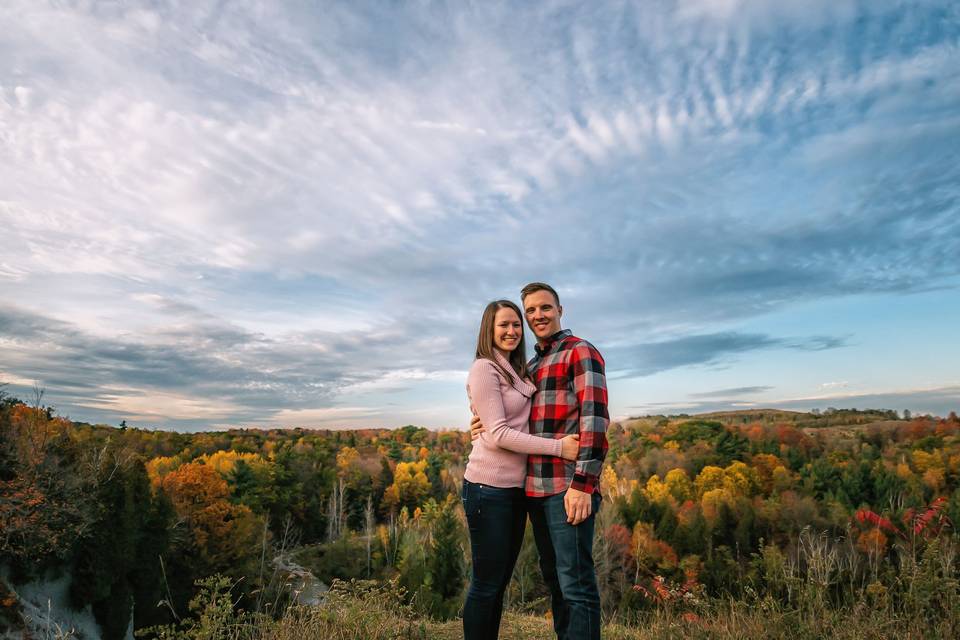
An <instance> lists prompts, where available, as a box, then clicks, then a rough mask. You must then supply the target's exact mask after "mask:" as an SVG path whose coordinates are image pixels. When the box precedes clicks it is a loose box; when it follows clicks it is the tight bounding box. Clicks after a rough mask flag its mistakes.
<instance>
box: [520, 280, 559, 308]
mask: <svg viewBox="0 0 960 640" xmlns="http://www.w3.org/2000/svg"><path fill="white" fill-rule="evenodd" d="M534 291H549V292H550V293H552V294H553V300H554V302H556V303H557V306H558V307H559V306H560V296H558V295H557V291H556V289H554V288H553V287H551V286H550V285H548V284H547V283H545V282H531V283H530V284H528V285H527V286H525V287H524V288H523V289H520V302H523V301H524V300H526V298H527V296H528V295H530V294H531V293H533V292H534Z"/></svg>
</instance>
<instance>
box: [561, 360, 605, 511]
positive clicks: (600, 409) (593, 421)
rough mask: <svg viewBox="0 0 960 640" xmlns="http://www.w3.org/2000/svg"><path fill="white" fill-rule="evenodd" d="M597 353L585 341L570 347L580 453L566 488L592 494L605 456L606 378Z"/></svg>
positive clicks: (598, 481)
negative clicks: (577, 412) (568, 486)
mask: <svg viewBox="0 0 960 640" xmlns="http://www.w3.org/2000/svg"><path fill="white" fill-rule="evenodd" d="M604 367H605V364H604V361H603V357H602V356H601V355H600V352H599V351H597V350H596V349H595V348H594V347H593V346H592V345H590V344H588V343H585V342H584V343H581V344H579V345H577V346H576V347H574V348H573V349H572V350H571V354H570V376H571V377H572V379H573V390H574V393H575V394H576V396H577V404H578V405H579V408H580V453H579V454H578V455H577V463H576V469H575V471H574V473H573V480H572V482H571V483H570V487H571V488H573V489H578V490H580V491H584V492H586V493H593V492H594V491H596V490H597V489H598V487H599V485H600V470H601V467H602V466H603V460H604V458H606V457H607V426H608V425H609V424H610V414H609V412H608V409H607V378H606V374H605V373H604Z"/></svg>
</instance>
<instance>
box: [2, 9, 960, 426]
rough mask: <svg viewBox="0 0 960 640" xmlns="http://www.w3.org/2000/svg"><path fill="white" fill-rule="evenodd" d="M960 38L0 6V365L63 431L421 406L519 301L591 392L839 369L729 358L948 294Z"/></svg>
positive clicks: (787, 25)
mask: <svg viewBox="0 0 960 640" xmlns="http://www.w3.org/2000/svg"><path fill="white" fill-rule="evenodd" d="M958 25H960V15H958V9H957V7H956V5H955V3H949V2H925V3H921V4H919V5H917V6H911V7H906V6H903V5H902V4H901V3H895V2H885V1H884V2H871V3H867V4H864V3H859V2H853V1H850V2H847V1H841V2H827V1H826V0H823V1H821V0H816V1H815V2H797V1H793V0H791V1H790V2H777V3H762V2H746V1H741V0H709V1H708V0H685V1H684V2H679V3H667V2H617V3H580V4H577V3H573V4H571V3H569V2H565V1H561V0H557V1H555V2H544V3H512V2H503V3H493V2H491V3H479V4H474V5H465V4H463V3H453V2H451V3H444V2H437V3H429V4H426V5H417V6H415V7H414V6H409V5H405V4H391V5H385V4H378V5H376V6H375V7H373V6H364V5H358V4H356V3H341V2H332V3H326V4H324V6H323V7H322V10H321V8H320V7H313V6H309V5H302V6H301V5H287V4H276V3H267V2H252V1H251V2H245V3H237V4H222V3H215V2H196V3H192V4H191V5H190V6H189V7H182V6H177V7H173V6H170V5H167V4H166V3H163V2H140V3H125V4H122V5H116V6H113V5H111V6H106V5H83V4H81V5H70V6H61V5H51V4H44V3H36V2H25V1H23V2H20V1H14V2H11V3H6V4H4V6H3V7H0V26H3V27H4V28H3V29H2V31H0V33H2V34H3V35H2V36H0V51H2V52H3V57H4V60H6V61H9V64H6V65H4V66H3V68H2V69H0V141H2V144H0V175H3V176H4V177H3V179H2V180H0V224H2V226H3V229H4V233H3V234H2V236H0V252H2V255H0V295H2V298H3V300H4V301H5V302H6V303H9V304H5V305H4V308H5V311H4V312H3V313H4V314H5V315H4V316H3V317H4V318H5V319H2V318H0V323H4V324H0V362H2V363H3V364H2V367H3V369H4V371H7V372H8V373H9V374H10V375H11V376H16V377H17V379H34V377H37V378H38V379H40V380H41V381H43V383H44V384H47V385H50V384H51V382H50V381H51V380H56V381H58V383H62V384H63V386H62V387H61V388H62V389H64V390H70V392H69V393H70V394H71V395H70V396H69V397H70V401H69V402H70V403H79V402H86V404H85V405H83V406H85V407H88V406H93V405H92V404H91V402H90V401H89V398H90V396H89V394H90V393H91V392H90V385H94V384H95V385H103V386H105V387H110V388H111V389H114V390H115V391H116V390H117V389H118V387H117V385H119V384H121V383H124V384H127V385H131V386H130V388H131V389H134V390H139V392H142V393H144V394H148V395H149V394H153V393H154V392H156V394H157V395H155V396H151V397H153V398H155V399H159V398H161V397H162V396H161V395H159V394H162V393H171V394H182V393H184V392H185V391H186V390H189V397H190V398H193V397H196V398H215V399H216V400H217V402H221V401H222V402H223V403H225V404H222V405H220V404H216V403H212V404H211V406H214V405H215V404H216V406H221V407H223V411H221V412H220V413H223V414H224V415H226V414H229V415H231V416H235V417H236V418H237V419H259V418H263V419H266V418H269V417H270V416H271V415H273V414H271V413H270V412H269V411H267V410H266V409H265V407H270V408H271V410H272V411H274V410H280V408H281V407H283V408H286V409H289V410H291V411H310V410H316V411H326V410H327V409H331V408H332V407H333V406H334V405H335V404H336V403H338V402H344V403H346V404H345V405H344V406H346V405H349V406H366V405H365V404H364V403H363V402H360V403H359V404H358V403H357V402H354V401H355V400H357V398H358V397H359V396H360V395H362V394H363V393H370V394H375V393H382V392H387V390H390V389H394V390H396V389H399V390H401V391H402V390H405V389H407V390H408V389H413V388H415V387H417V385H422V384H427V383H430V384H445V383H446V382H451V381H450V380H448V379H445V380H434V379H429V378H427V379H424V380H420V381H418V380H417V379H406V380H398V376H402V372H411V371H412V372H419V373H418V374H417V375H421V374H422V375H429V374H430V372H435V371H454V372H456V371H462V370H463V369H464V368H465V361H466V360H468V359H469V356H470V354H471V343H472V340H473V337H474V336H473V333H474V332H475V330H476V324H477V321H478V318H479V312H480V310H481V309H482V306H483V304H484V303H485V302H486V301H487V300H488V299H492V298H495V297H501V296H504V295H515V293H516V291H517V289H518V287H519V286H520V285H522V284H523V283H524V282H525V281H528V280H533V279H546V280H550V281H552V282H554V283H557V284H558V285H559V287H560V289H561V293H562V295H563V297H564V301H565V306H566V309H567V316H566V317H567V318H568V319H569V320H570V322H571V323H575V326H576V327H577V329H578V331H581V332H583V333H584V334H586V335H587V336H588V337H590V338H591V339H592V340H593V341H594V342H596V343H597V344H598V345H600V346H602V347H604V348H605V349H608V350H609V354H610V358H608V360H609V361H610V363H609V364H610V365H611V369H612V370H616V371H618V372H619V375H639V376H649V375H653V374H656V373H657V372H660V371H666V370H671V369H675V368H677V367H686V366H691V365H704V364H706V365H710V366H716V365H724V366H726V365H728V364H729V363H731V362H733V359H734V358H735V357H736V356H737V355H738V354H743V353H747V352H758V353H762V352H769V351H771V350H776V349H785V350H788V351H791V350H792V351H797V350H806V351H815V350H818V349H821V350H825V351H833V350H834V349H836V348H837V347H841V346H845V345H846V346H849V345H851V344H853V343H854V342H855V338H852V337H850V336H847V335H846V334H843V333H838V335H841V336H842V337H837V336H834V335H833V333H831V332H823V333H830V335H828V336H826V337H802V338H790V337H789V336H787V337H784V336H785V335H786V334H782V333H776V332H775V331H769V332H756V331H752V330H745V329H741V328H740V327H739V323H742V322H745V321H747V320H750V319H755V318H759V317H763V316H764V314H767V313H769V312H771V311H776V310H780V309H784V308H789V307H790V306H791V305H797V304H809V303H814V302H817V301H823V300H829V299H836V298H844V297H848V296H855V295H864V294H866V295H902V294H907V293H913V292H918V291H927V290H931V289H935V288H938V287H949V286H952V284H951V283H953V282H954V281H955V279H956V277H957V276H958V275H960V266H958V265H960V263H958V262H957V261H956V260H955V259H954V257H955V256H956V255H957V254H958V252H960V216H958V215H957V213H958V209H960V206H958V202H960V200H958V198H960V186H958V185H960V151H958V149H960V144H958V140H957V133H956V132H957V131H958V126H960V121H958V119H957V116H956V114H957V107H958V105H960V71H958V67H957V65H956V64H955V60H956V59H957V56H958V47H957V36H958V34H960V27H958ZM13 303H15V304H16V305H17V306H16V307H15V308H14V307H13V306H12V305H13ZM806 333H807V332H804V331H792V332H791V333H790V335H801V336H803V335H805V334H806ZM817 333H821V332H819V331H818V332H817ZM30 345H34V347H31V346H30ZM36 345H43V347H44V348H43V349H41V348H40V347H39V346H36ZM449 377H450V376H448V378H449ZM206 384H211V385H221V386H219V387H216V388H210V389H208V388H207V387H206V386H204V385H206ZM71 385H72V386H71ZM311 385H313V386H311ZM58 386H60V385H59V384H58ZM450 386H451V388H452V387H453V385H452V384H451V385H450ZM777 386H778V387H779V385H777ZM358 390H360V391H358ZM118 393H119V392H118ZM344 394H347V396H344ZM104 397H106V396H104ZM117 397H118V398H123V397H127V396H124V395H122V394H119V395H118V396H117ZM178 397H179V396H178ZM97 402H99V404H97V405H96V406H97V407H101V408H103V411H106V410H107V409H106V407H109V406H116V405H115V404H114V405H111V404H109V403H107V404H104V402H103V398H101V400H98V401H97ZM364 402H367V401H364ZM369 402H372V400H369ZM410 402H411V404H413V403H415V402H419V400H416V401H413V400H411V401H410ZM72 406H76V407H79V406H81V405H79V404H73V405H72ZM131 406H132V405H131ZM162 406H163V403H162V402H157V403H154V404H153V405H151V407H152V408H150V407H148V408H150V410H151V411H152V410H154V409H157V410H159V408H161V407H162ZM180 406H183V407H189V406H191V405H190V404H189V402H187V401H186V400H184V401H183V402H181V403H180ZM227 407H229V410H228V409H227ZM161 413H162V412H161ZM98 415H107V414H105V413H103V414H98ZM144 415H154V414H149V412H148V411H147V410H146V409H145V410H144ZM156 415H160V414H159V413H157V414H156ZM173 415H174V414H173V413H171V414H170V415H169V416H168V417H169V418H170V419H171V420H174V418H173ZM176 415H178V416H181V415H185V414H183V413H177V414H176ZM218 415H219V414H218ZM304 415H306V414H304ZM317 415H318V416H319V415H334V414H317ZM200 418H201V417H200V416H199V414H198V419H200ZM371 419H374V418H371ZM376 419H380V418H376ZM383 419H384V420H389V418H387V417H384V418H383Z"/></svg>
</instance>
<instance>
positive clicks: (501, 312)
mask: <svg viewBox="0 0 960 640" xmlns="http://www.w3.org/2000/svg"><path fill="white" fill-rule="evenodd" d="M522 336H523V324H521V322H520V316H518V315H517V312H516V311H514V310H513V309H511V308H510V307H503V308H501V309H497V314H496V315H495V316H494V317H493V346H495V347H496V348H497V349H499V350H500V351H503V352H504V353H510V352H511V351H513V350H514V349H516V348H517V346H518V345H519V344H520V338H521V337H522Z"/></svg>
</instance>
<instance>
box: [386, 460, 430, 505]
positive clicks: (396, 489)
mask: <svg viewBox="0 0 960 640" xmlns="http://www.w3.org/2000/svg"><path fill="white" fill-rule="evenodd" d="M429 493H430V480H429V478H427V461H426V460H420V461H418V462H398V463H397V468H396V469H394V472H393V484H391V485H390V486H389V487H387V490H386V491H385V492H384V494H383V501H384V504H386V505H387V507H388V508H389V509H390V510H391V511H396V510H397V509H399V508H400V507H407V508H408V509H410V510H411V511H412V510H413V509H416V508H417V507H418V506H420V504H421V503H422V502H423V500H424V498H426V496H427V495H429Z"/></svg>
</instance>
